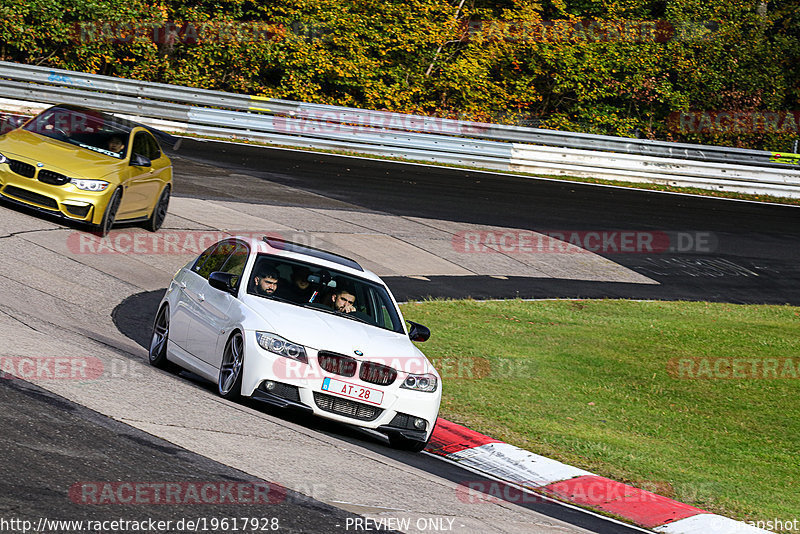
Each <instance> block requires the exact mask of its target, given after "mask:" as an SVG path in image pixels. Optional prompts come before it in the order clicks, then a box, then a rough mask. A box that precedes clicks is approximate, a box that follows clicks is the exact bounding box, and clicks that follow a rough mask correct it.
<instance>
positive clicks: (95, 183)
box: [70, 178, 108, 191]
mask: <svg viewBox="0 0 800 534" xmlns="http://www.w3.org/2000/svg"><path fill="white" fill-rule="evenodd" d="M70 183H72V185H74V186H75V187H77V188H78V189H82V190H83V191H105V190H106V188H107V187H108V182H104V181H103V180H80V179H78V178H72V179H71V180H70Z"/></svg>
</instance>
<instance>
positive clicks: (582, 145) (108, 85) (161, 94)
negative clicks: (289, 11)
mask: <svg viewBox="0 0 800 534" xmlns="http://www.w3.org/2000/svg"><path fill="white" fill-rule="evenodd" d="M0 78H6V79H8V80H16V81H19V82H23V83H25V82H34V83H38V84H57V85H58V86H60V87H70V88H74V89H84V90H91V91H93V92H105V93H111V94H115V95H121V96H133V97H137V98H140V99H148V100H159V101H164V102H175V103H182V104H189V105H193V106H208V107H216V108H224V109H231V110H238V111H256V112H262V113H270V114H283V115H287V116H290V117H295V118H299V119H310V120H318V121H324V122H327V123H340V124H352V125H357V126H363V127H365V128H376V129H391V130H399V131H421V132H425V133H439V134H443V135H451V136H466V137H472V138H475V139H487V140H494V141H507V142H518V143H530V144H540V145H545V146H559V147H564V148H577V149H587V150H601V151H609V152H619V153H623V154H638V155H642V156H655V157H668V158H676V157H677V158H682V159H689V160H698V161H711V162H717V163H740V164H744V165H757V166H776V167H780V166H785V164H782V163H775V162H771V161H770V158H771V156H772V153H771V152H767V151H763V150H747V149H738V148H731V147H721V146H711V145H699V144H690V143H671V142H664V141H654V140H650V139H636V138H627V137H614V136H608V135H594V134H585V133H576V132H562V131H556V130H546V129H541V128H525V127H520V126H508V125H502V124H488V123H480V122H471V121H458V120H452V119H441V118H436V117H427V116H423V115H407V114H398V113H390V112H384V111H371V110H362V109H356V108H346V107H340V106H326V105H320V104H308V103H303V102H293V101H289V100H278V99H267V98H261V97H253V96H250V95H240V94H235V93H226V92H223V91H212V90H208V89H198V88H192V87H183V86H176V85H169V84H162V83H150V82H141V81H137V80H129V79H125V78H114V77H110V76H102V75H99V74H87V73H80V72H74V71H68V70H63V69H52V68H47V67H39V66H35V65H21V64H17V63H9V62H5V61H0ZM14 87H17V88H20V85H19V84H15V85H14ZM4 88H5V87H4Z"/></svg>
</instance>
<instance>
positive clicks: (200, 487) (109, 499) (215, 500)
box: [69, 481, 287, 505]
mask: <svg viewBox="0 0 800 534" xmlns="http://www.w3.org/2000/svg"><path fill="white" fill-rule="evenodd" d="M286 494H287V491H286V488H284V487H283V486H280V485H278V484H275V483H272V482H227V481H225V482H221V481H216V482H117V481H114V482H76V483H74V484H73V485H72V486H70V488H69V499H70V501H72V502H73V503H75V504H85V505H109V504H111V505H113V504H123V505H130V504H167V505H170V504H171V505H186V504H277V503H282V502H284V501H286Z"/></svg>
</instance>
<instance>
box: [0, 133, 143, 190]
mask: <svg viewBox="0 0 800 534" xmlns="http://www.w3.org/2000/svg"><path fill="white" fill-rule="evenodd" d="M0 154H3V155H4V156H6V157H7V158H12V159H19V160H21V161H25V162H26V163H30V164H32V165H36V164H37V163H43V164H44V168H45V169H49V170H52V171H55V172H60V173H62V174H65V175H67V176H69V177H72V178H89V179H99V178H106V179H108V178H107V176H108V175H109V174H111V173H114V174H115V175H117V176H119V174H120V173H121V172H122V171H123V170H124V169H125V168H126V167H127V165H128V163H127V160H122V159H116V158H113V157H111V156H106V155H104V154H100V153H99V152H93V151H91V150H89V149H87V148H80V147H78V146H75V145H72V144H70V143H65V142H61V141H57V140H55V139H50V138H49V137H44V136H42V135H37V134H35V133H32V132H28V131H26V130H19V129H18V130H13V131H10V132H8V133H7V134H5V135H2V136H0Z"/></svg>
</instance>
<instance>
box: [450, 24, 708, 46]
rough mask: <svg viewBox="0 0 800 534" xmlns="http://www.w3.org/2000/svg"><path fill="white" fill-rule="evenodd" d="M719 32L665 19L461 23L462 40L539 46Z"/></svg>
mask: <svg viewBox="0 0 800 534" xmlns="http://www.w3.org/2000/svg"><path fill="white" fill-rule="evenodd" d="M718 29H719V23H718V22H716V21H686V22H668V21H664V20H598V19H583V20H566V19H560V20H541V21H525V20H520V21H504V20H470V21H464V22H462V23H461V25H460V28H459V31H460V35H461V41H474V40H476V39H483V40H486V41H490V42H491V41H505V42H512V43H513V42H536V43H575V44H589V43H665V42H668V41H693V40H708V39H710V38H711V37H712V36H713V34H714V33H715V32H716V31H717V30H718Z"/></svg>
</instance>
